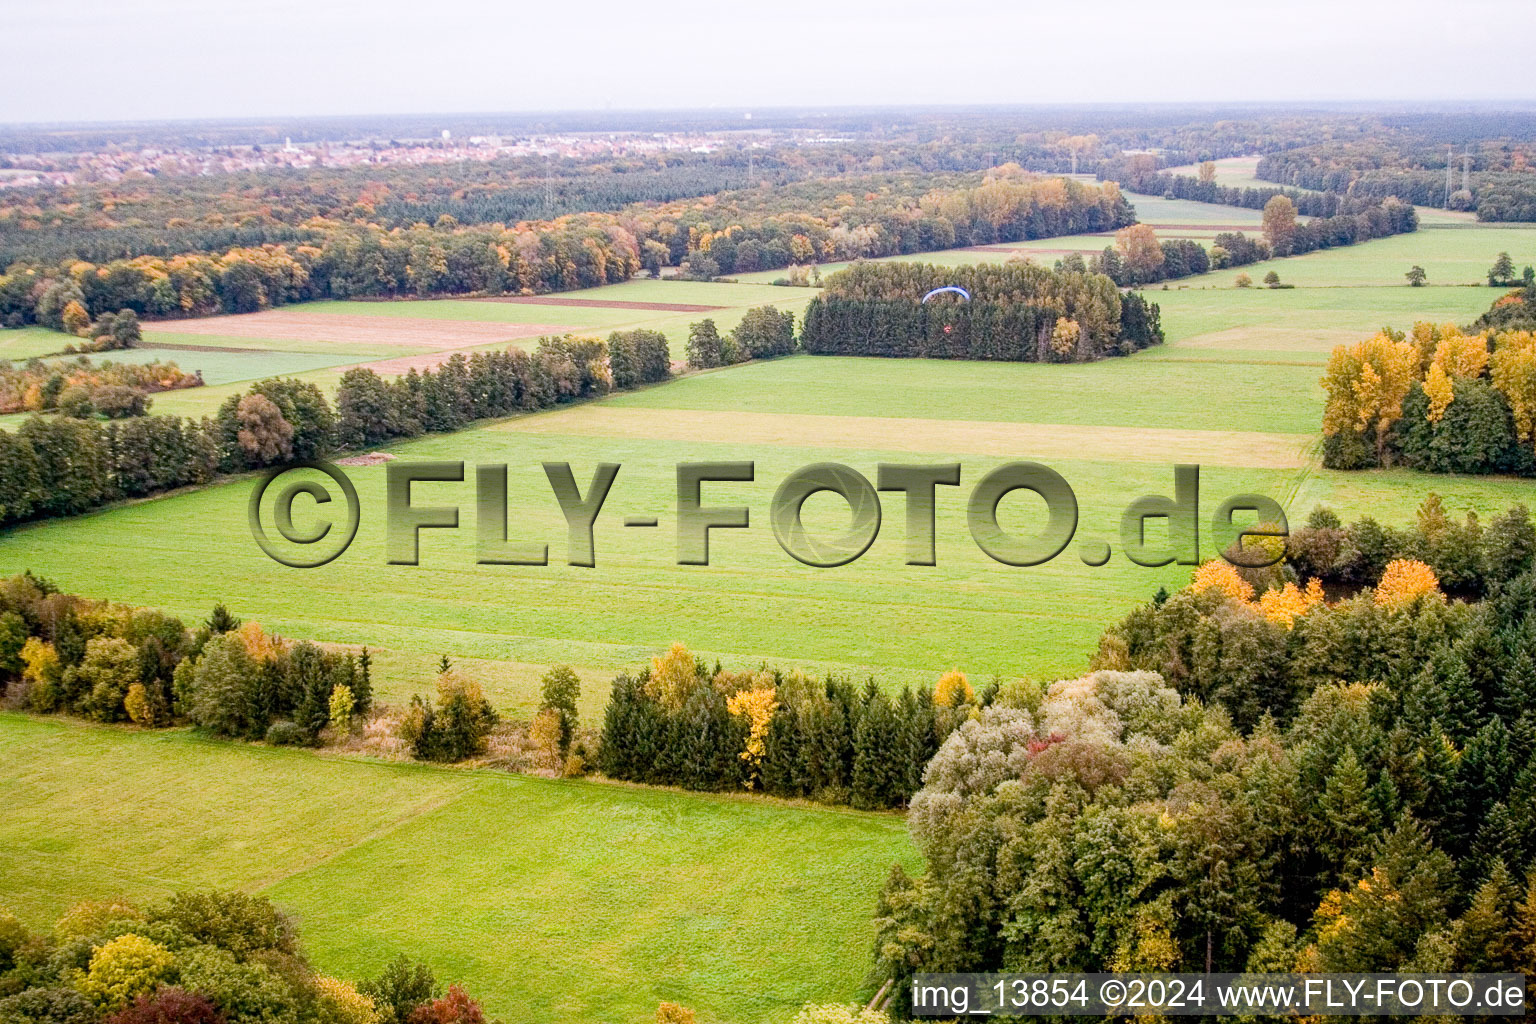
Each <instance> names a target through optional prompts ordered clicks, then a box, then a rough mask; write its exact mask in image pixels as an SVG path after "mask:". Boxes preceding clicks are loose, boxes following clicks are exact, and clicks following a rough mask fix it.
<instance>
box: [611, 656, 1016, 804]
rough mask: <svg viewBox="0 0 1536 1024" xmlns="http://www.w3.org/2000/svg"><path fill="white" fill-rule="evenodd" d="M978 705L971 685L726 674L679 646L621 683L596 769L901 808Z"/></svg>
mask: <svg viewBox="0 0 1536 1024" xmlns="http://www.w3.org/2000/svg"><path fill="white" fill-rule="evenodd" d="M986 699H987V695H986V694H983V695H981V696H980V697H978V696H977V694H976V693H975V692H974V690H973V689H972V687H971V685H970V683H969V682H967V681H966V679H965V676H964V675H963V674H961V673H958V672H953V673H948V674H946V675H945V676H944V677H943V678H942V679H941V680H940V681H939V685H938V686H937V687H936V688H928V687H919V688H918V689H916V690H913V689H912V688H910V687H907V688H903V690H902V691H901V693H899V694H897V695H895V696H892V695H889V694H887V693H886V692H885V691H884V690H882V689H880V688H879V687H878V686H877V685H876V684H875V682H874V681H873V680H870V681H868V682H867V683H865V684H864V685H863V686H857V685H855V684H854V683H853V682H851V681H850V680H847V679H841V678H837V677H833V676H828V677H826V678H825V679H819V680H818V679H812V678H810V677H807V676H806V675H804V674H802V673H800V672H784V671H781V670H778V669H770V668H767V667H764V668H762V669H759V670H758V671H755V672H753V671H749V672H728V671H725V670H723V669H721V668H720V666H719V665H715V666H714V667H713V668H711V667H710V666H709V665H707V664H706V663H705V662H704V660H703V659H701V658H695V657H694V656H693V655H692V654H691V653H690V652H689V651H688V650H687V649H686V648H685V647H683V646H682V645H681V644H674V645H673V646H672V648H671V649H670V650H669V651H668V652H667V653H666V654H664V655H661V656H659V657H656V658H654V659H652V661H651V664H650V665H647V666H645V667H643V668H641V669H640V671H639V672H636V673H628V672H626V673H621V674H620V675H619V676H617V677H616V678H615V679H614V681H613V689H612V692H611V694H610V696H609V699H608V707H607V711H606V714H605V717H604V719H603V731H602V743H601V746H600V747H599V749H598V767H599V768H600V769H601V771H602V773H603V774H604V775H606V776H608V777H609V778H612V779H622V780H625V781H630V782H643V783H647V784H650V785H659V786H681V787H683V788H685V789H697V790H740V789H750V790H753V791H756V792H761V793H766V794H768V795H770V796H780V797H803V798H808V799H812V800H816V801H819V802H822V803H832V804H851V805H852V806H854V807H858V808H862V809H865V810H878V809H884V808H889V807H903V806H905V805H906V803H907V801H908V800H909V799H910V798H911V796H912V794H913V793H915V792H916V791H917V789H918V787H919V786H920V785H921V784H922V772H923V765H925V764H926V763H927V762H928V759H929V758H930V757H931V756H933V753H934V752H935V751H936V750H938V748H939V744H940V743H942V742H943V740H944V738H945V737H946V736H947V735H948V734H949V733H950V731H951V730H953V729H954V728H956V727H957V726H958V725H959V724H960V723H961V722H963V721H965V720H966V719H967V717H968V716H970V715H971V713H972V712H973V711H974V710H975V708H976V707H977V706H978V704H979V703H980V702H984V701H985V700H986Z"/></svg>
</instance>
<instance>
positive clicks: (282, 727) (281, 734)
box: [266, 722, 314, 747]
mask: <svg viewBox="0 0 1536 1024" xmlns="http://www.w3.org/2000/svg"><path fill="white" fill-rule="evenodd" d="M266 741H267V743H268V744H270V745H271V746H274V747H307V746H310V745H311V744H312V743H313V742H314V738H313V737H312V736H310V734H309V733H307V732H305V731H304V727H303V726H301V725H298V724H296V723H294V722H273V723H272V724H271V725H269V726H267V736H266Z"/></svg>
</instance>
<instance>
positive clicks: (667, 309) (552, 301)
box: [475, 295, 728, 313]
mask: <svg viewBox="0 0 1536 1024" xmlns="http://www.w3.org/2000/svg"><path fill="white" fill-rule="evenodd" d="M475 301H477V302H510V303H513V304H514V305H519V306H575V307H579V308H581V309H640V310H654V311H656V312H659V313H708V312H711V311H712V310H716V309H726V308H728V307H726V306H700V305H696V304H694V303H689V302H629V301H626V300H624V299H563V298H561V297H560V296H558V295H502V296H496V297H493V298H485V299H477V300H475Z"/></svg>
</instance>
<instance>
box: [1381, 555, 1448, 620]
mask: <svg viewBox="0 0 1536 1024" xmlns="http://www.w3.org/2000/svg"><path fill="white" fill-rule="evenodd" d="M1425 595H1433V596H1434V597H1436V598H1438V599H1440V600H1441V601H1444V600H1445V594H1443V593H1442V592H1441V590H1440V579H1439V577H1437V576H1436V575H1435V570H1433V569H1431V568H1430V567H1429V566H1427V565H1425V564H1424V563H1423V562H1420V561H1417V560H1416V559H1412V558H1397V559H1393V560H1392V561H1390V562H1388V563H1387V568H1386V571H1385V572H1383V573H1382V574H1381V582H1380V583H1378V584H1376V603H1377V604H1379V605H1381V606H1383V607H1385V608H1392V609H1397V608H1401V607H1403V606H1404V605H1407V604H1410V603H1412V602H1413V600H1414V599H1415V598H1417V597H1421V596H1425Z"/></svg>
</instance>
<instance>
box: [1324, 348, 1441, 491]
mask: <svg viewBox="0 0 1536 1024" xmlns="http://www.w3.org/2000/svg"><path fill="white" fill-rule="evenodd" d="M1418 377H1419V351H1418V349H1417V348H1415V347H1414V346H1413V345H1411V344H1409V343H1408V342H1407V341H1404V340H1402V339H1401V337H1400V336H1398V337H1394V336H1393V335H1391V334H1389V333H1387V332H1385V331H1383V332H1381V333H1378V334H1376V335H1375V336H1374V337H1371V338H1368V339H1366V340H1365V341H1362V342H1360V343H1359V344H1357V345H1339V346H1338V347H1336V348H1335V349H1334V350H1333V352H1332V354H1331V355H1330V356H1329V357H1328V367H1327V369H1326V370H1325V371H1324V373H1323V376H1322V379H1321V381H1320V382H1319V383H1321V384H1322V386H1323V390H1324V391H1326V392H1327V395H1328V398H1327V404H1326V406H1325V407H1324V409H1323V433H1324V435H1326V436H1328V437H1332V436H1333V435H1335V434H1337V433H1340V432H1341V431H1345V430H1352V431H1354V432H1355V433H1357V434H1363V433H1366V432H1367V431H1374V433H1375V438H1376V458H1377V462H1378V464H1379V463H1381V462H1382V461H1383V460H1384V459H1385V457H1386V444H1387V432H1388V430H1390V429H1391V427H1392V424H1394V423H1396V422H1397V421H1398V420H1399V419H1401V418H1402V415H1403V399H1404V398H1406V397H1408V392H1409V391H1410V390H1411V389H1412V388H1413V385H1414V383H1415V382H1416V381H1417V380H1418Z"/></svg>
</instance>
